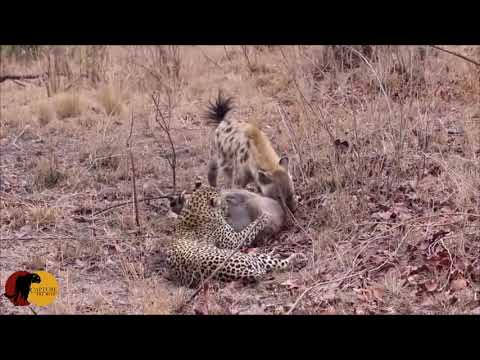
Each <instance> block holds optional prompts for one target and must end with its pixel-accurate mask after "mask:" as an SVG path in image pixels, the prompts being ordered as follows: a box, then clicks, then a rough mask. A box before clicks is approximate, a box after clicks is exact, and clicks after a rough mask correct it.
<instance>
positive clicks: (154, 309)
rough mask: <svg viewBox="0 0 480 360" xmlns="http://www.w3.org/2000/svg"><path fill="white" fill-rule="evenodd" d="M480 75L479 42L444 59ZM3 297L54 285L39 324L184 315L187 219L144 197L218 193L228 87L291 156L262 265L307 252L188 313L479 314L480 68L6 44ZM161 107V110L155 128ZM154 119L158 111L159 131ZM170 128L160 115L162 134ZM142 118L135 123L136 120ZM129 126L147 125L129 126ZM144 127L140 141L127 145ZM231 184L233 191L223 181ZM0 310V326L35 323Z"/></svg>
mask: <svg viewBox="0 0 480 360" xmlns="http://www.w3.org/2000/svg"><path fill="white" fill-rule="evenodd" d="M443 48H445V49H449V50H452V51H454V52H458V53H460V54H463V55H464V56H467V57H471V58H472V59H476V60H477V61H479V60H480V47H473V46H470V47H467V46H463V47H461V46H446V47H443ZM0 56H1V62H0V78H1V76H2V75H6V74H15V75H26V74H30V75H32V74H33V75H35V74H37V75H38V74H42V73H46V72H48V75H45V76H43V77H39V78H32V79H10V80H5V81H3V82H0V119H1V121H0V125H1V127H0V151H1V153H0V169H1V176H0V197H1V202H0V236H1V238H0V286H1V287H2V289H1V291H2V293H3V287H4V283H5V281H6V279H7V278H8V276H9V275H10V274H11V273H13V272H14V271H17V270H27V271H28V270H32V271H33V270H46V271H48V272H51V273H52V274H54V275H55V276H56V278H57V280H58V282H59V286H60V290H59V291H60V292H59V295H58V297H57V299H56V301H55V302H54V303H53V304H52V305H49V306H47V307H43V308H42V307H34V309H35V311H37V313H39V314H175V313H178V312H179V311H178V309H179V308H180V307H181V306H182V305H183V304H184V303H185V301H186V300H187V299H188V298H189V297H190V296H191V294H192V293H193V292H194V291H195V289H186V288H183V287H180V286H178V285H176V284H174V283H172V282H170V281H169V280H167V279H166V277H165V275H166V269H165V261H164V260H165V258H164V253H165V248H166V246H167V245H168V243H169V242H170V241H174V239H173V236H172V234H173V231H174V224H175V215H174V214H173V213H172V212H171V211H170V210H169V203H168V200H166V199H158V200H152V201H150V202H149V203H146V202H140V203H139V220H140V227H139V228H137V225H136V223H135V216H134V210H133V206H132V205H131V204H128V205H124V206H119V207H115V208H112V209H110V210H107V211H105V212H102V213H99V214H96V215H94V214H95V213H96V212H98V211H101V210H102V209H106V208H108V207H109V206H113V205H116V204H120V203H122V202H126V201H131V200H132V173H131V168H130V163H129V156H128V151H127V150H128V149H127V140H128V139H129V138H130V140H129V145H130V149H131V152H132V155H133V157H134V163H135V168H136V169H135V170H136V177H135V180H136V189H137V192H138V197H139V198H143V197H144V196H161V195H167V194H171V193H172V192H173V191H174V189H173V182H172V169H171V166H170V164H171V161H172V155H171V148H170V142H169V140H168V137H167V135H166V133H165V132H164V131H162V129H161V126H159V124H160V125H161V124H162V119H164V120H165V121H166V123H167V125H168V124H169V126H170V134H171V136H172V142H173V144H174V146H175V149H176V188H175V191H176V192H178V191H181V190H190V189H192V187H193V182H194V179H195V177H197V176H198V177H201V178H202V179H204V181H205V182H206V181H207V180H206V173H207V161H208V151H209V136H210V133H211V131H212V129H211V128H210V127H209V126H207V125H206V124H205V122H204V120H203V118H202V113H203V111H204V110H205V107H206V105H207V104H208V102H209V101H210V100H213V99H214V98H215V96H216V95H217V92H218V90H219V89H223V90H224V92H225V93H226V94H228V95H231V96H234V97H235V104H236V107H235V110H234V112H233V115H234V116H237V117H239V118H243V119H247V120H249V121H252V122H255V123H257V124H258V125H259V126H260V127H261V128H262V129H263V130H264V131H265V132H266V133H267V135H268V136H269V137H270V139H271V141H272V143H273V145H274V147H275V149H276V150H277V151H278V152H279V153H282V154H288V155H289V156H290V158H291V159H292V171H293V176H294V180H295V186H296V191H297V193H298V195H300V196H301V202H300V205H299V209H298V211H297V212H296V213H295V221H294V223H293V224H292V225H291V226H290V228H288V229H285V230H284V231H283V232H282V233H281V234H279V235H278V236H277V237H276V238H275V239H274V241H273V242H272V243H271V244H269V245H268V246H265V247H262V248H259V249H256V250H255V251H259V252H270V251H273V252H274V253H275V254H280V255H285V256H288V255H289V254H292V253H294V252H301V253H303V254H305V255H306V256H307V258H308V263H307V265H306V266H305V267H303V268H302V269H300V270H294V271H289V272H285V273H278V274H272V275H271V276H269V277H268V278H266V279H264V280H263V281H261V282H259V283H258V284H251V285H243V284H240V283H230V284H222V283H217V282H211V283H210V284H209V286H208V289H207V290H206V291H202V292H201V293H200V294H199V295H198V296H197V297H196V298H195V299H194V300H193V301H192V302H190V303H188V304H187V305H186V306H184V307H183V308H182V310H181V311H180V313H182V314H191V313H196V314H412V313H413V314H480V105H479V104H480V101H479V100H480V69H479V68H478V67H476V66H475V65H473V64H471V63H469V62H468V61H465V60H464V59H460V58H459V57H457V56H455V55H452V54H449V53H446V52H443V51H440V50H437V49H434V48H431V47H413V46H412V47H407V46H406V47H386V46H373V47H354V48H353V50H350V48H348V49H347V48H345V47H327V46H282V47H280V46H246V47H241V46H195V47H193V46H189V47H187V46H185V47H176V46H158V47H143V46H107V47H105V46H96V47H94V46H69V47H43V48H42V49H41V50H40V52H39V53H35V54H30V53H27V52H22V51H13V49H12V48H11V47H9V48H7V46H2V50H1V53H0ZM152 96H156V99H158V100H159V104H160V105H159V107H160V110H161V113H158V114H157V113H156V111H155V107H154V103H153V100H152ZM156 115H157V116H156ZM156 117H157V119H156ZM132 118H133V122H132ZM132 123H133V128H131V124H132ZM130 132H131V137H130ZM221 185H222V186H223V183H222V182H221ZM31 313H32V312H31V310H30V309H29V308H28V307H14V306H12V304H11V303H10V302H9V301H8V300H7V299H6V298H5V297H3V296H2V297H1V299H0V314H31Z"/></svg>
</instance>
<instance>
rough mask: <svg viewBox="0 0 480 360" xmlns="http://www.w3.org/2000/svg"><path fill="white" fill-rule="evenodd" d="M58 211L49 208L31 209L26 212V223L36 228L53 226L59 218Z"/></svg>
mask: <svg viewBox="0 0 480 360" xmlns="http://www.w3.org/2000/svg"><path fill="white" fill-rule="evenodd" d="M59 214H60V211H59V209H55V208H51V207H46V206H42V207H31V208H30V209H29V212H28V222H29V223H30V224H32V225H35V226H36V227H37V228H39V227H42V226H47V225H52V224H55V222H56V220H57V217H58V216H59Z"/></svg>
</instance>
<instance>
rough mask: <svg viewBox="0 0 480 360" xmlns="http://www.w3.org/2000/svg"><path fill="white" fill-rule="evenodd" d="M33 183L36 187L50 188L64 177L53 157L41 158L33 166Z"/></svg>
mask: <svg viewBox="0 0 480 360" xmlns="http://www.w3.org/2000/svg"><path fill="white" fill-rule="evenodd" d="M34 173H35V176H34V180H33V183H34V185H35V187H36V188H37V189H51V188H53V187H55V185H57V184H58V183H59V182H60V181H61V180H63V179H64V178H65V174H64V173H63V172H62V171H61V170H60V169H59V166H58V163H57V161H56V159H55V158H53V159H47V158H42V159H40V161H38V163H37V166H36V167H35V171H34Z"/></svg>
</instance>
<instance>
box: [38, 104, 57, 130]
mask: <svg viewBox="0 0 480 360" xmlns="http://www.w3.org/2000/svg"><path fill="white" fill-rule="evenodd" d="M54 118H55V111H54V110H53V108H52V105H51V104H49V103H47V102H43V103H41V104H40V105H39V106H38V122H39V124H40V125H41V126H45V125H47V124H48V123H50V122H51V121H52V120H53V119H54Z"/></svg>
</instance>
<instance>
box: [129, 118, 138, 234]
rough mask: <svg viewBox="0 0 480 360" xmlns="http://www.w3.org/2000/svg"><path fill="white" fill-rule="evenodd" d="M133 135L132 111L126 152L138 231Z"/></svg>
mask: <svg viewBox="0 0 480 360" xmlns="http://www.w3.org/2000/svg"><path fill="white" fill-rule="evenodd" d="M132 133H133V111H132V118H131V121H130V134H129V135H128V138H127V152H128V156H129V157H130V166H131V167H132V188H133V209H134V213H135V224H136V225H137V228H138V229H140V219H139V216H138V200H137V184H136V174H135V161H134V160H133V153H132V149H131V148H130V139H131V138H132Z"/></svg>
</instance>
